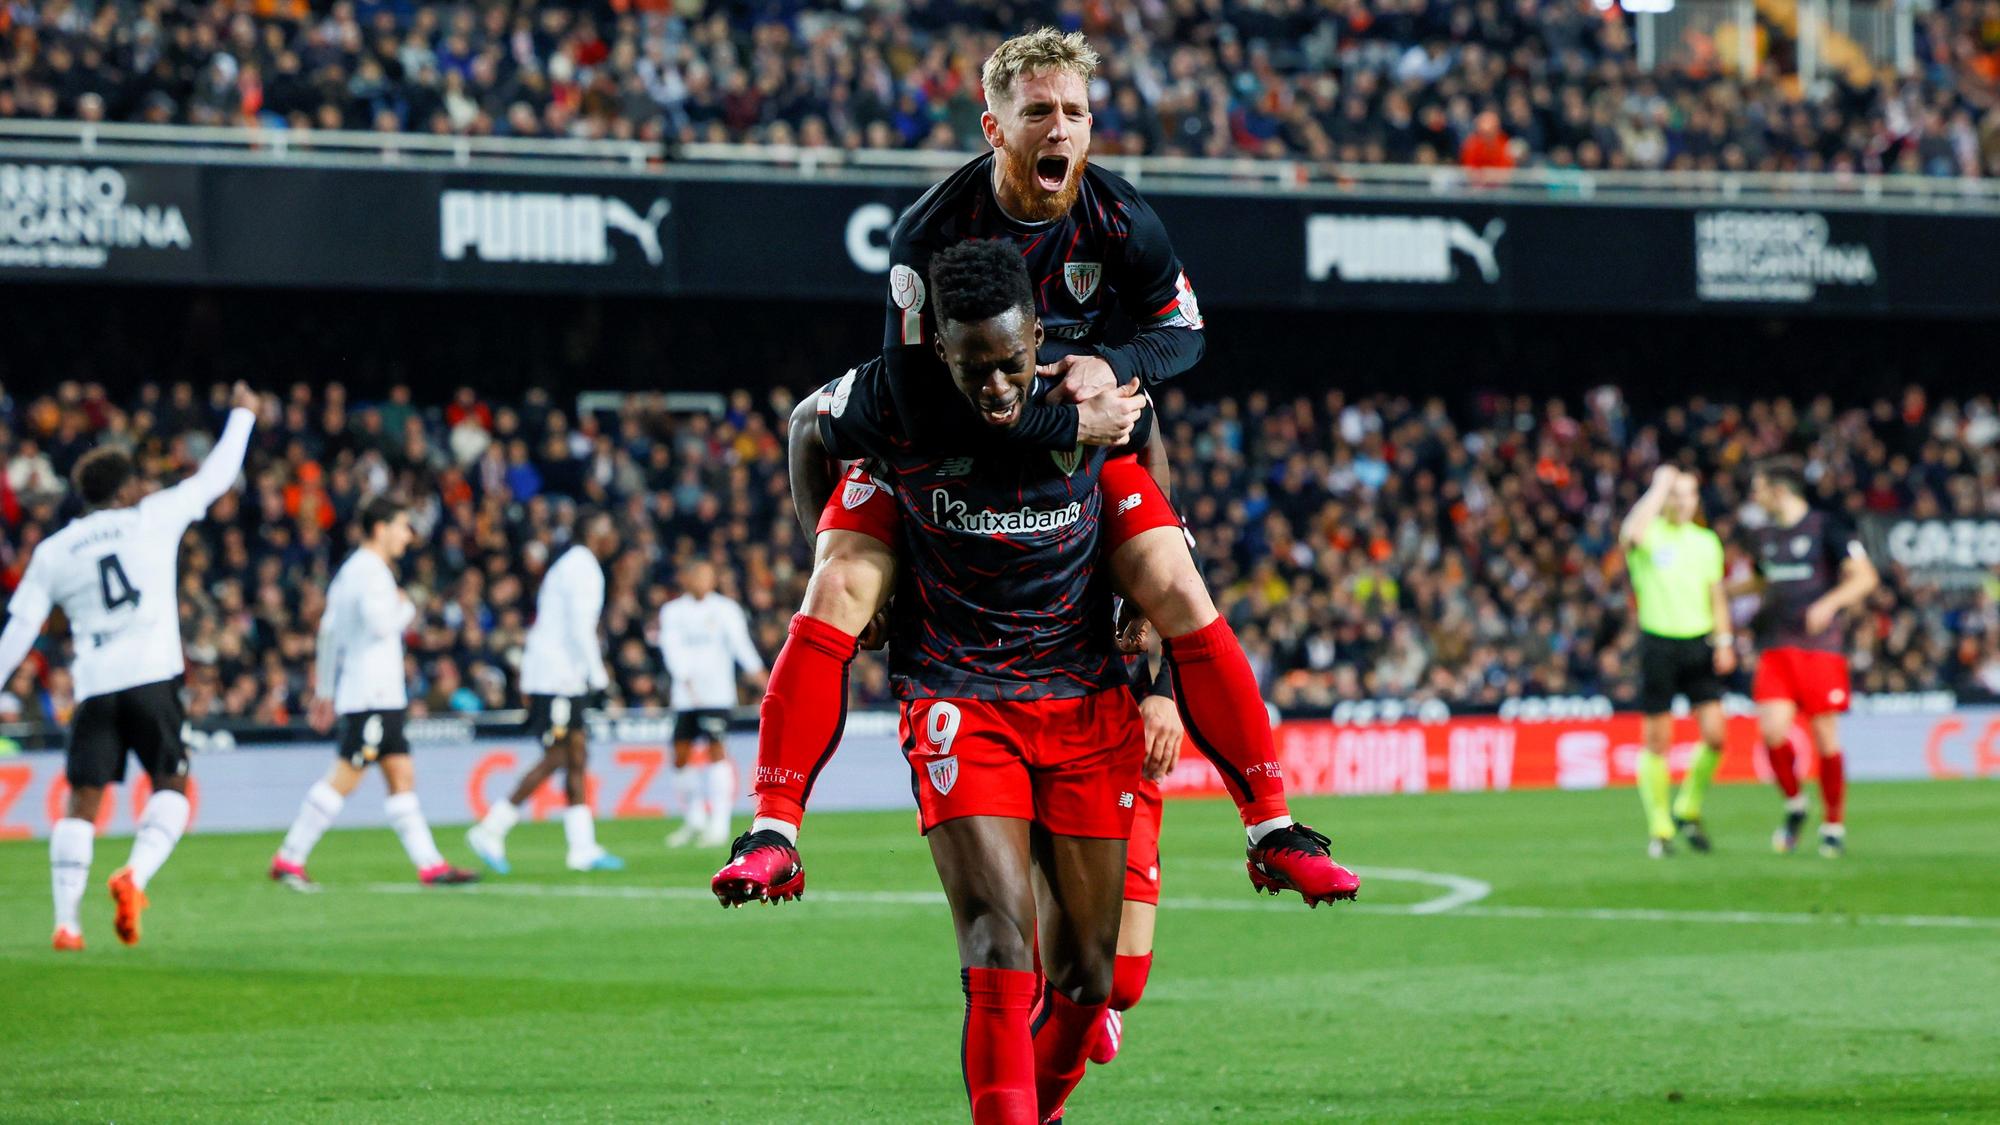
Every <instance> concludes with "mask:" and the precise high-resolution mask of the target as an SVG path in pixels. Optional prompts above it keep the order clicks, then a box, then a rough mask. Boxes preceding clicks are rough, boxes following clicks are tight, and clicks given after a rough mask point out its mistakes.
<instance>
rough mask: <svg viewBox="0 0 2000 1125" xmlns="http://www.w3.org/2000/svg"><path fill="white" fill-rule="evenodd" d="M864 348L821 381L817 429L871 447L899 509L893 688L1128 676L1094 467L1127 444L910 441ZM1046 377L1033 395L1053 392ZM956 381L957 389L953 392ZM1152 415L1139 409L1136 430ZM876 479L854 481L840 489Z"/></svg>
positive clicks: (851, 455)
mask: <svg viewBox="0 0 2000 1125" xmlns="http://www.w3.org/2000/svg"><path fill="white" fill-rule="evenodd" d="M885 379H886V372H885V370H884V367H883V364H882V361H881V360H880V359H879V358H878V359H872V360H869V361H868V362H867V363H864V364H862V365H861V366H859V367H857V368H855V369H854V370H852V371H849V372H848V373H847V374H845V375H843V376H841V377H840V378H839V379H836V380H834V381H833V382H831V383H828V384H827V385H826V386H825V387H823V388H821V390H820V392H819V405H818V409H819V432H820V440H821V441H822V442H823V443H824V444H825V446H826V450H827V452H828V453H829V454H830V455H832V456H834V457H837V458H840V459H841V460H844V461H854V460H865V461H866V462H867V463H868V466H869V473H870V475H871V476H872V477H873V478H874V482H875V483H874V485H873V487H881V488H886V489H888V490H889V492H890V493H891V495H892V496H893V497H894V499H895V501H896V504H897V506H898V508H899V511H900V514H901V520H900V521H899V522H900V536H901V541H900V542H899V543H898V544H896V554H897V557H898V559H899V560H900V561H901V563H902V565H901V566H900V567H899V568H898V571H897V576H896V611H895V612H894V613H892V614H890V615H889V616H890V626H889V677H890V686H891V688H892V690H893V691H894V692H895V695H896V697H897V698H898V699H905V700H908V699H996V700H1034V699H1063V698H1074V697H1077V696H1082V695H1088V694H1091V693H1093V692H1097V691H1101V690H1104V689H1106V688H1112V687H1120V686H1123V685H1124V684H1125V683H1126V682H1127V681H1126V673H1125V661H1124V658H1123V657H1121V656H1120V655H1119V653H1118V650H1117V646H1116V644H1115V639H1114V636H1113V625H1112V611H1111V598H1112V594H1111V580H1110V573H1109V571H1108V569H1107V568H1105V567H1103V566H1101V565H1099V563H1100V559H1099V552H1098V547H1099V542H1100V539H1101V535H1100V532H1101V529H1102V525H1103V519H1102V517H1103V505H1102V501H1101V499H1100V497H1099V493H1098V486H1097V481H1098V474H1099V473H1100V472H1102V470H1103V468H1104V464H1105V462H1106V461H1108V460H1109V459H1110V458H1112V457H1114V456H1118V455H1120V454H1122V453H1124V452H1126V450H1125V449H1122V448H1121V449H1107V448H1104V447H1101V446H1082V447H1076V448H1074V449H1073V450H1072V452H1070V453H1066V454H1065V453H1056V452H1051V451H1049V450H1046V449H1036V448H1033V447H1029V446H1012V445H1004V446H993V445H987V446H983V447H981V448H978V449H976V450H970V451H963V452H961V451H958V450H948V451H940V450H938V449H936V448H935V445H934V444H933V443H930V442H925V443H922V444H921V445H920V444H919V443H918V442H916V441H915V440H913V434H914V432H915V431H917V430H918V429H919V427H917V426H913V425H910V424H908V423H906V422H905V420H904V419H903V416H902V415H901V413H900V412H899V410H898V409H897V406H896V402H895V398H894V396H892V395H891V394H890V393H889V391H888V387H887V385H886V382H885ZM1046 389H1047V388H1046V386H1045V385H1043V384H1042V382H1041V381H1040V380H1037V386H1036V387H1035V390H1034V392H1033V397H1039V396H1040V395H1042V394H1044V393H1046ZM954 393H955V392H954ZM1151 425H1152V412H1151V410H1150V408H1149V409H1148V410H1147V411H1146V412H1145V413H1144V414H1143V415H1142V417H1141V420H1140V423H1139V426H1138V431H1137V433H1136V434H1135V439H1134V440H1135V443H1142V442H1143V441H1144V440H1145V438H1146V435H1147V433H1148V432H1149V431H1150V428H1151ZM870 487H871V485H870V484H867V483H857V482H854V481H852V480H850V481H848V482H847V483H846V484H844V485H843V486H842V492H841V495H840V498H839V502H841V503H844V504H848V505H849V506H855V505H859V504H860V503H862V502H864V501H866V500H867V499H868V498H869V491H868V490H869V489H870Z"/></svg>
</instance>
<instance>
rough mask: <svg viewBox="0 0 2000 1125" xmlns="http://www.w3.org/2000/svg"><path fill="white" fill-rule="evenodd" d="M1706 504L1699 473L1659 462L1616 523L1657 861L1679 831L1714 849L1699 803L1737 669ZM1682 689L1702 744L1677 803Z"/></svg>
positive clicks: (1644, 798)
mask: <svg viewBox="0 0 2000 1125" xmlns="http://www.w3.org/2000/svg"><path fill="white" fill-rule="evenodd" d="M1700 510H1701V490H1700V480H1699V478H1697V477H1696V476H1695V475H1694V474H1693V473H1686V472H1682V471H1680V470H1679V469H1676V468H1674V467H1673V466H1671V465H1662V466H1661V467H1660V468H1659V470H1658V471H1657V472H1655V473H1654V474H1653V483H1652V487H1650V488H1648V489H1647V490H1646V494H1645V495H1644V496H1641V497H1640V498H1639V502H1638V503H1637V504H1635V505H1633V507H1632V513H1631V514H1630V515H1628V516H1626V517H1625V522H1624V524H1623V525H1621V526H1620V527H1619V529H1618V541H1619V542H1620V543H1621V544H1622V545H1623V546H1624V547H1625V564H1626V569H1627V570H1629V571H1630V572H1631V574H1632V593H1633V596H1634V597H1635V598H1636V599H1637V600H1638V603H1639V705H1640V708H1641V710H1643V711H1644V712H1645V716H1646V717H1645V720H1644V723H1645V738H1646V745H1645V749H1643V750H1642V751H1640V754H1639V800H1640V802H1641V803H1642V804H1644V805H1645V808H1646V832H1647V835H1648V837H1649V841H1650V842H1649V843H1648V844H1647V854H1648V855H1651V856H1652V857H1653V858H1654V859H1663V858H1665V857H1667V856H1669V855H1672V854H1673V851H1674V837H1675V836H1676V835H1678V834H1682V833H1684V834H1685V835H1686V836H1687V843H1688V846H1689V847H1691V848H1693V849H1694V850H1695V851H1698V852H1705V851H1707V850H1708V849H1709V843H1708V833H1707V832H1706V831H1705V830H1704V829H1703V828H1702V822H1701V802H1702V797H1703V796H1704V795H1705V794H1706V793H1707V792H1708V782H1709V779H1710V778H1712V777H1714V776H1715V767H1716V764H1717V763H1719V762H1720V761H1721V760H1722V733H1723V725H1722V677H1724V676H1727V675H1729V674H1730V673H1731V672H1734V671H1735V670H1736V637H1735V635H1734V634H1733V633H1731V631H1730V628H1729V599H1728V594H1727V593H1726V591H1725V589H1724V585H1723V577H1722V540H1721V539H1719V538H1717V537H1716V534H1715V532H1713V531H1710V530H1709V529H1708V528H1706V527H1703V526H1701V525H1700V524H1698V523H1696V522H1694V521H1695V517H1696V516H1697V515H1698V514H1700ZM1676 695H1684V696H1686V697H1687V701H1688V705H1689V706H1691V707H1693V708H1694V713H1695V718H1696V720H1697V721H1698V722H1699V723H1700V726H1701V745H1700V746H1699V747H1697V748H1696V750H1695V755H1694V761H1693V762H1692V763H1690V764H1689V766H1688V771H1687V778H1686V779H1685V780H1684V781H1683V782H1682V783H1681V792H1680V796H1679V798H1677V799H1674V800H1673V801H1672V803H1671V806H1670V805H1669V796H1670V788H1671V787H1670V783H1669V780H1668V777H1667V751H1668V749H1669V748H1670V747H1671V746H1672V745H1673V732H1674V716H1673V707H1674V696H1676Z"/></svg>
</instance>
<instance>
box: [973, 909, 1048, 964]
mask: <svg viewBox="0 0 2000 1125" xmlns="http://www.w3.org/2000/svg"><path fill="white" fill-rule="evenodd" d="M962 944H963V945H964V947H965V964H966V967H967V968H970V969H1020V970H1024V971H1025V970H1028V969H1032V968H1033V967H1034V955H1033V953H1031V952H1030V950H1029V945H1028V937H1027V927H1025V926H1024V925H1023V924H1022V922H1021V920H1020V919H1018V918H1013V917H1010V916H1009V915H1007V914H1006V913H1004V912H1002V911H998V910H988V911H984V912H980V913H975V914H973V915H972V916H971V917H970V918H968V919H967V920H966V923H965V934H964V937H963V939H962Z"/></svg>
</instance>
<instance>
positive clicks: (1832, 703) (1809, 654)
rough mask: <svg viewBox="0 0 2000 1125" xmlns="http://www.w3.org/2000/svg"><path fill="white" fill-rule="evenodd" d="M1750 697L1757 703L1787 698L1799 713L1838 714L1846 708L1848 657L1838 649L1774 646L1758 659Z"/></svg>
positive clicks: (1848, 697)
mask: <svg viewBox="0 0 2000 1125" xmlns="http://www.w3.org/2000/svg"><path fill="white" fill-rule="evenodd" d="M1750 698H1752V699H1754V700H1756V701H1757V702H1759V703H1764V702H1776V701H1783V700H1789V701H1790V702H1792V703H1794V704H1797V705H1798V708H1799V714H1801V715H1838V714H1844V713H1845V712H1846V711H1847V706H1848V702H1849V700H1850V699H1851V698H1852V697H1851V695H1850V692H1849V684H1848V677H1847V658H1846V657H1845V656H1842V655H1841V654H1840V653H1837V652H1818V651H1815V650H1813V649H1805V648H1774V649H1771V650H1769V651H1767V652H1765V653H1764V654H1763V656H1762V657H1761V658H1759V659H1758V661H1757V677H1756V679H1755V680H1753V681H1751V684H1750Z"/></svg>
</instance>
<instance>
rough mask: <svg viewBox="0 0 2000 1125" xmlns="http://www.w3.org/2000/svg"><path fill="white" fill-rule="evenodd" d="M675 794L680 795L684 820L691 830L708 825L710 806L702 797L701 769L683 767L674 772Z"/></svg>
mask: <svg viewBox="0 0 2000 1125" xmlns="http://www.w3.org/2000/svg"><path fill="white" fill-rule="evenodd" d="M674 792H676V793H678V794H680V797H681V809H682V813H681V816H682V819H684V820H686V821H687V825H688V827H689V828H700V827H702V826H703V825H705V824H707V823H708V818H707V816H706V815H705V814H706V813H707V812H708V804H707V802H706V801H704V800H702V796H701V767H699V766H682V767H680V768H679V769H677V770H675V771H674Z"/></svg>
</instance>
